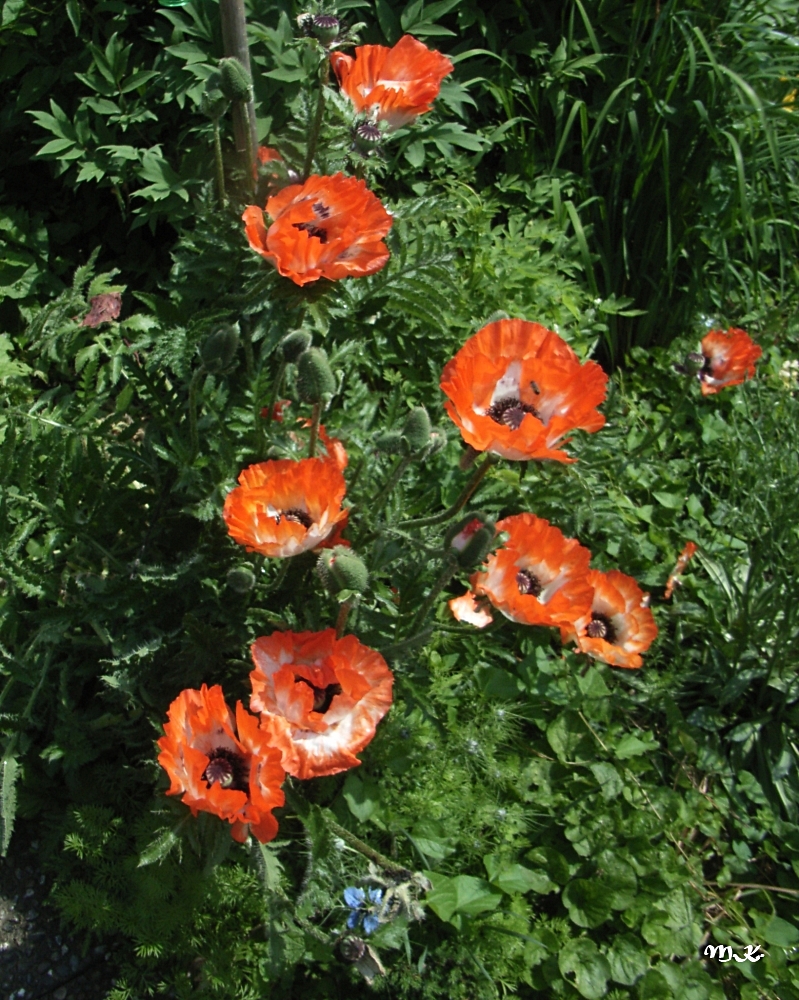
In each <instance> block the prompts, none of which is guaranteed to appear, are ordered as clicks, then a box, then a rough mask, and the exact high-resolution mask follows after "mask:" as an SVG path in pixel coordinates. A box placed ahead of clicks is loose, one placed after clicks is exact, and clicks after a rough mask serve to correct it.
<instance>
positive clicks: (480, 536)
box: [455, 525, 496, 569]
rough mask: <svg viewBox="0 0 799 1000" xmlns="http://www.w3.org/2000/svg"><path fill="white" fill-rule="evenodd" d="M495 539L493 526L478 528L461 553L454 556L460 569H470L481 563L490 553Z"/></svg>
mask: <svg viewBox="0 0 799 1000" xmlns="http://www.w3.org/2000/svg"><path fill="white" fill-rule="evenodd" d="M495 539H496V531H495V530H494V526H493V525H490V526H489V525H483V527H482V528H478V530H477V531H475V533H474V534H473V535H472V537H471V538H470V539H469V541H468V543H467V545H466V547H465V548H464V549H463V551H461V552H458V553H457V555H456V556H455V558H456V559H457V560H458V565H459V566H460V567H461V569H471V568H472V567H473V566H477V565H478V564H479V563H481V562H482V561H483V560H484V559H485V557H486V556H487V555H488V553H489V552H490V551H491V548H492V547H493V545H494V541H495Z"/></svg>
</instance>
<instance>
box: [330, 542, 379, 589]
mask: <svg viewBox="0 0 799 1000" xmlns="http://www.w3.org/2000/svg"><path fill="white" fill-rule="evenodd" d="M320 562H323V563H324V568H325V570H326V571H327V573H328V580H327V587H328V589H329V590H331V591H333V592H334V593H338V592H339V591H340V590H351V591H352V593H353V594H362V593H363V592H364V591H365V590H366V588H367V587H368V585H369V570H368V569H367V568H366V566H365V565H364V563H363V560H361V559H360V558H359V557H358V556H356V555H355V553H354V552H353V551H352V550H351V549H348V548H347V547H346V546H345V545H337V546H336V547H335V548H333V549H331V550H330V551H329V552H326V553H325V554H324V556H323V557H322V559H320Z"/></svg>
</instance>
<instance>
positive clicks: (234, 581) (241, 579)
mask: <svg viewBox="0 0 799 1000" xmlns="http://www.w3.org/2000/svg"><path fill="white" fill-rule="evenodd" d="M227 585H228V587H230V589H231V590H235V591H236V593H237V594H248V593H249V592H250V591H251V590H252V588H253V587H254V586H255V573H253V571H252V570H251V569H250V567H249V566H234V567H233V569H229V570H228V572H227Z"/></svg>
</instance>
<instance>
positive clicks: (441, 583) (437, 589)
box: [408, 555, 458, 633]
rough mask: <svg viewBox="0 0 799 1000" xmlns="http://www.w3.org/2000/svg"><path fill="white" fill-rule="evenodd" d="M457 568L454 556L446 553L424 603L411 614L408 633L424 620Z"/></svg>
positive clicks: (413, 630)
mask: <svg viewBox="0 0 799 1000" xmlns="http://www.w3.org/2000/svg"><path fill="white" fill-rule="evenodd" d="M457 568H458V563H457V560H456V559H455V557H454V556H452V555H448V556H447V557H446V559H445V560H444V568H443V569H442V570H441V573H440V574H439V575H438V579H437V580H436V582H435V583H434V584H433V586H432V588H431V590H430V593H429V594H428V595H427V597H426V598H425V599H424V603H423V604H422V606H421V607H420V608H419V610H418V611H417V612H416V614H415V615H414V616H413V621H412V622H411V624H410V627H409V628H408V631H409V632H410V633H413V632H415V631H416V630H417V629H418V628H419V626H420V625H421V624H422V623H423V622H424V620H425V618H427V615H428V613H429V612H430V609H431V608H432V607H433V604H434V603H435V600H436V598H437V597H438V595H439V594H440V593H441V591H442V590H443V589H444V587H446V585H447V584H448V583H449V581H450V580H451V579H452V577H453V575H454V574H455V571H456V570H457Z"/></svg>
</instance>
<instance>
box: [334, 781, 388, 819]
mask: <svg viewBox="0 0 799 1000" xmlns="http://www.w3.org/2000/svg"><path fill="white" fill-rule="evenodd" d="M342 795H343V796H344V801H345V802H346V803H347V805H348V807H349V810H350V812H351V813H352V815H353V816H354V817H355V818H356V819H357V820H359V821H360V822H361V823H365V822H366V821H367V820H368V819H369V817H370V816H371V815H372V814H373V813H374V812H375V810H376V809H377V808H378V805H379V802H380V789H379V787H378V784H377V782H376V781H374V779H372V778H367V780H366V781H363V780H362V779H361V777H360V775H358V774H356V773H355V772H354V771H350V773H349V774H348V775H347V780H346V781H345V782H344V788H343V789H342Z"/></svg>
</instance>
